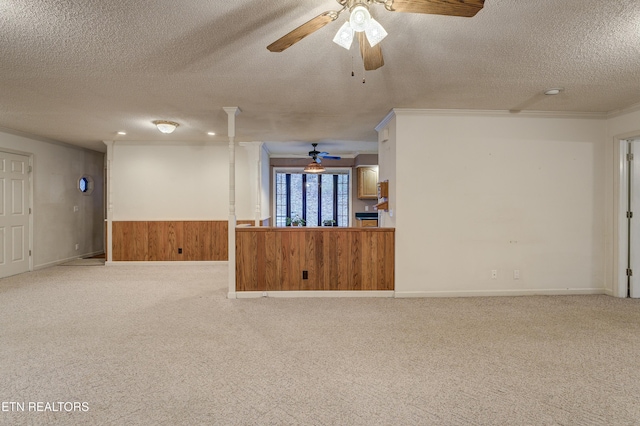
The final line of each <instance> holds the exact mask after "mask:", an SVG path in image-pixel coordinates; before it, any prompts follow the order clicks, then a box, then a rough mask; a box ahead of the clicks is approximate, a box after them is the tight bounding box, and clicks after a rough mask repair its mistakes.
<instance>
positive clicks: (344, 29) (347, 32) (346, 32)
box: [333, 21, 355, 50]
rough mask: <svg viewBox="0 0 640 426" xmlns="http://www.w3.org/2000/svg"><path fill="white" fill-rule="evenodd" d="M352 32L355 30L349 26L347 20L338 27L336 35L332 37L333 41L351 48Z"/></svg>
mask: <svg viewBox="0 0 640 426" xmlns="http://www.w3.org/2000/svg"><path fill="white" fill-rule="evenodd" d="M354 34H355V32H354V31H353V28H351V24H349V21H347V22H345V23H344V24H343V25H342V26H341V27H340V29H339V30H338V32H337V33H336V36H335V37H334V38H333V42H334V43H335V44H337V45H339V46H342V47H344V48H345V49H347V50H349V49H351V43H353V36H354Z"/></svg>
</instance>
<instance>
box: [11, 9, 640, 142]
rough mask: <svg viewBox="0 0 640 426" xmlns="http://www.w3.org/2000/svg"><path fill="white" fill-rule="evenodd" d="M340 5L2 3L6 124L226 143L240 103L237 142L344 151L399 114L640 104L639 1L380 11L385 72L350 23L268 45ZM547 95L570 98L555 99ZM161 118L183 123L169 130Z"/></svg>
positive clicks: (57, 132) (53, 132)
mask: <svg viewBox="0 0 640 426" xmlns="http://www.w3.org/2000/svg"><path fill="white" fill-rule="evenodd" d="M338 8H339V5H338V4H337V3H336V1H335V0H270V1H264V0H234V1H212V0H136V1H130V2H123V1H121V0H38V1H34V0H2V1H1V2H0V127H3V128H5V129H11V130H15V131H19V132H26V133H29V134H33V135H37V136H41V137H46V138H51V139H55V140H58V141H63V142H67V143H71V144H76V145H81V146H85V147H88V148H92V149H96V150H101V151H104V144H102V142H101V141H102V140H135V141H144V140H161V139H167V140H174V141H203V140H209V139H212V140H216V141H220V142H225V141H226V140H227V139H226V134H227V127H226V126H227V124H226V122H227V121H226V120H227V119H226V114H225V113H224V111H223V110H222V107H225V106H238V107H240V108H241V109H242V111H243V112H242V114H241V115H239V116H238V118H237V120H236V122H237V138H236V140H238V141H283V142H287V141H296V143H295V144H292V148H293V146H294V145H299V146H300V147H301V148H300V149H302V150H304V151H307V150H308V148H307V145H306V144H304V143H302V142H305V141H306V142H309V141H320V142H326V143H333V144H334V145H335V148H336V150H340V149H342V150H345V148H340V147H339V145H340V144H344V142H338V141H360V142H363V141H370V142H373V141H376V140H377V137H376V134H375V131H374V127H375V126H376V125H377V124H378V123H379V122H380V121H381V120H382V119H383V118H384V117H385V115H386V114H387V113H388V112H389V111H390V110H391V109H392V108H396V107H397V108H435V109H449V108H456V109H483V110H487V109H490V110H537V111H571V112H603V113H605V112H611V111H614V110H617V109H621V108H625V107H628V106H631V105H634V104H636V103H638V102H640V1H638V0H607V1H603V0H563V1H558V0H486V1H485V7H484V9H483V10H481V11H480V12H479V13H478V14H477V15H476V16H475V17H474V18H458V17H448V16H436V15H418V14H407V13H396V12H394V13H392V12H388V11H386V10H385V9H384V8H383V7H381V6H372V14H373V15H374V17H375V18H376V19H377V20H378V21H379V22H380V23H381V24H382V25H383V26H384V27H385V28H386V29H387V31H388V33H389V36H388V37H387V38H386V39H385V40H384V41H383V42H382V51H383V53H384V58H385V65H384V66H383V67H382V68H380V69H379V70H376V71H367V72H365V71H364V70H363V66H362V60H361V59H360V57H359V53H358V52H357V50H356V48H355V46H354V47H353V48H352V51H351V52H349V51H347V50H345V49H343V48H341V47H339V46H337V45H335V44H334V43H332V41H331V40H332V38H333V36H334V34H335V32H336V31H337V30H338V28H339V27H340V25H341V24H342V22H343V21H344V20H345V19H346V16H347V15H346V14H343V15H342V16H341V17H340V18H339V20H338V21H337V22H333V23H331V24H329V25H327V26H326V27H324V28H322V29H321V30H319V31H317V32H316V33H314V34H312V35H310V36H309V37H307V38H305V39H304V40H302V41H300V42H299V43H297V44H295V45H294V46H292V47H291V48H289V49H288V50H285V51H284V52H282V53H271V52H269V51H268V50H267V49H266V46H267V45H268V44H269V43H271V42H273V41H275V40H276V39H277V38H279V37H280V36H282V35H284V34H285V33H287V32H288V31H290V30H292V29H293V28H295V27H296V26H298V25H300V24H302V23H304V22H306V21H307V20H309V19H311V18H313V17H315V16H317V15H319V14H320V13H322V12H324V11H326V10H335V9H338ZM352 70H353V71H354V72H355V77H352V76H351V71H352ZM363 76H364V78H365V79H366V83H364V84H363V83H362V80H363ZM549 87H563V88H565V90H564V92H563V93H562V94H561V95H559V96H555V97H548V96H547V97H545V96H544V95H542V94H541V93H542V91H544V89H546V88H549ZM155 119H167V120H174V121H177V122H179V123H180V127H179V128H178V129H177V130H176V132H175V133H173V134H172V135H170V136H166V135H162V134H160V133H159V132H158V131H157V130H156V129H155V128H154V127H153V125H152V124H151V121H152V120H155ZM119 130H125V131H126V132H127V135H126V136H118V135H116V132H117V131H119ZM208 131H215V132H217V134H218V135H217V136H214V137H211V136H207V135H206V132H208ZM359 146H360V147H362V146H363V145H362V144H361V145H359ZM319 148H322V146H320V147H319ZM278 149H279V150H281V149H282V147H281V146H280V147H279V148H278ZM322 149H326V148H322ZM346 150H348V149H346Z"/></svg>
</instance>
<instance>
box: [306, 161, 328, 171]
mask: <svg viewBox="0 0 640 426" xmlns="http://www.w3.org/2000/svg"><path fill="white" fill-rule="evenodd" d="M324 171H325V168H324V167H322V164H318V163H316V162H315V161H312V162H311V163H309V164H308V165H307V167H305V168H304V172H305V173H323V172H324Z"/></svg>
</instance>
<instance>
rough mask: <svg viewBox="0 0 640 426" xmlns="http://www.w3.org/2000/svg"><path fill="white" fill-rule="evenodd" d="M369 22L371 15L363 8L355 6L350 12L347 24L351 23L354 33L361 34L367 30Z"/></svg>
mask: <svg viewBox="0 0 640 426" xmlns="http://www.w3.org/2000/svg"><path fill="white" fill-rule="evenodd" d="M369 21H371V14H370V13H369V11H368V10H367V8H366V7H364V6H356V7H354V8H353V10H352V11H351V16H350V17H349V22H350V23H351V28H353V30H354V31H356V32H358V33H361V32H362V31H364V30H365V29H366V28H367V25H369Z"/></svg>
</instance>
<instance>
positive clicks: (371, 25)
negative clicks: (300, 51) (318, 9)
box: [267, 0, 484, 71]
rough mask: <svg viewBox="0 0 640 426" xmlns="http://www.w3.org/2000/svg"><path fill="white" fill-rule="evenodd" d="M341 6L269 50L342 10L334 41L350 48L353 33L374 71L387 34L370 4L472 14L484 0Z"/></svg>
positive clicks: (346, 2)
mask: <svg viewBox="0 0 640 426" xmlns="http://www.w3.org/2000/svg"><path fill="white" fill-rule="evenodd" d="M336 1H337V2H338V4H340V6H342V8H341V9H340V10H329V11H327V12H324V13H321V14H320V15H318V16H316V17H315V18H313V19H311V20H310V21H307V22H305V23H304V24H302V25H300V26H299V27H298V28H296V29H294V30H293V31H291V32H289V33H287V34H286V35H284V36H283V37H280V38H279V39H278V40H276V41H274V42H273V43H271V44H270V45H269V46H267V49H269V50H270V51H271V52H282V51H283V50H285V49H287V48H289V47H291V46H293V45H294V44H295V43H297V42H299V41H300V40H302V39H303V38H305V37H306V36H308V35H309V34H311V33H313V32H315V31H317V30H319V29H320V28H322V27H324V26H325V25H327V24H328V23H330V22H333V21H335V20H336V19H338V17H339V16H340V14H341V13H342V12H344V11H345V10H348V11H349V14H350V17H349V21H347V22H345V24H344V25H343V26H342V27H341V28H340V30H339V31H338V34H336V36H335V38H334V39H333V41H334V42H335V43H337V44H339V45H340V46H342V47H344V48H345V49H350V48H351V43H352V41H353V38H354V35H356V34H357V36H358V43H359V44H360V54H361V55H362V59H363V61H364V69H365V70H368V71H372V70H376V69H378V68H380V67H381V66H383V65H384V59H383V57H382V49H381V47H380V44H379V42H380V41H381V40H382V39H383V38H384V37H385V36H386V35H387V33H386V31H385V30H384V28H382V26H381V25H380V24H379V23H378V22H377V21H376V20H375V19H373V18H372V17H371V13H370V12H369V8H370V6H372V5H383V6H384V8H385V9H386V10H388V11H390V12H406V13H428V14H436V15H449V16H463V17H472V16H475V15H476V13H478V12H479V11H480V9H482V7H483V6H484V0H336Z"/></svg>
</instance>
